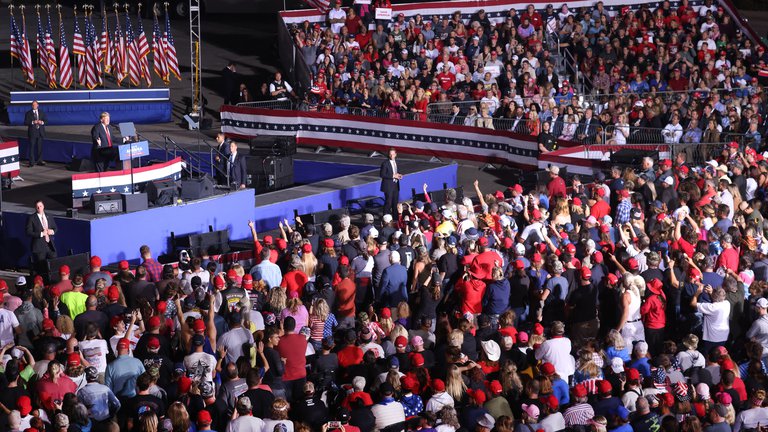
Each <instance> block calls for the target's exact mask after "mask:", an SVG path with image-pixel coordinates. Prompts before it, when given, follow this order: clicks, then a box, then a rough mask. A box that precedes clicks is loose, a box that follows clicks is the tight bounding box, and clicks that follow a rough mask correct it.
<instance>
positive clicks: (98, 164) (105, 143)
mask: <svg viewBox="0 0 768 432" xmlns="http://www.w3.org/2000/svg"><path fill="white" fill-rule="evenodd" d="M109 128H110V126H109V113H108V112H103V113H101V115H100V116H99V122H98V123H96V124H95V125H93V127H92V128H91V140H92V141H93V145H92V146H91V162H93V165H94V167H95V168H96V172H104V171H106V170H107V168H109V164H110V163H111V162H112V161H117V158H118V152H117V146H118V145H119V143H120V142H119V140H118V138H117V137H115V136H114V135H112V131H111V130H110V129H109Z"/></svg>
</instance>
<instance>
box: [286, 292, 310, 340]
mask: <svg viewBox="0 0 768 432" xmlns="http://www.w3.org/2000/svg"><path fill="white" fill-rule="evenodd" d="M287 317H293V319H295V320H296V333H299V332H300V331H301V328H302V327H306V326H307V324H309V311H307V308H306V306H304V303H302V301H301V299H300V298H299V293H298V292H296V291H292V292H291V293H290V294H289V295H288V301H287V302H286V303H285V309H283V311H282V312H280V322H282V321H283V320H285V319H286V318H287Z"/></svg>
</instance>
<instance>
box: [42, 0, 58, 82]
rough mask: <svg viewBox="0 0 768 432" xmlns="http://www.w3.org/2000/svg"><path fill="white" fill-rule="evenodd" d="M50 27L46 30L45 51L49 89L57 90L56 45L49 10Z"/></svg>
mask: <svg viewBox="0 0 768 432" xmlns="http://www.w3.org/2000/svg"><path fill="white" fill-rule="evenodd" d="M47 18H48V26H47V27H46V29H45V51H46V55H47V59H46V60H47V61H48V87H50V88H56V67H57V64H56V44H54V43H53V28H52V27H51V12H50V9H48V16H47Z"/></svg>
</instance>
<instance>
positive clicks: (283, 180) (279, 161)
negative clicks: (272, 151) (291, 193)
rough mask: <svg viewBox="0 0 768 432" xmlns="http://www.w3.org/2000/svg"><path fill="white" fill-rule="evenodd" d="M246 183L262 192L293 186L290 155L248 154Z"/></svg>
mask: <svg viewBox="0 0 768 432" xmlns="http://www.w3.org/2000/svg"><path fill="white" fill-rule="evenodd" d="M246 169H247V171H248V180H247V181H246V185H247V186H249V187H252V188H254V189H256V192H257V193H264V192H270V191H275V190H279V189H285V188H288V187H291V186H293V157H292V156H267V157H259V156H249V157H248V158H247V159H246Z"/></svg>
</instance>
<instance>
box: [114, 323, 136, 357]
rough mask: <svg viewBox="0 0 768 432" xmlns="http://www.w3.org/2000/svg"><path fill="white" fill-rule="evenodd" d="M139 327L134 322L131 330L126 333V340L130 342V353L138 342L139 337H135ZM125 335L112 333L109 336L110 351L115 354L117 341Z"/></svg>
mask: <svg viewBox="0 0 768 432" xmlns="http://www.w3.org/2000/svg"><path fill="white" fill-rule="evenodd" d="M138 329H139V326H137V325H136V324H134V325H133V331H132V332H130V334H129V335H128V340H129V341H130V342H131V353H133V350H135V349H136V344H137V343H138V342H139V338H137V337H136V330H138ZM124 337H126V335H124V334H123V335H114V336H112V337H111V338H109V347H110V348H112V353H114V354H115V355H117V343H118V342H120V339H122V338H124Z"/></svg>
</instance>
